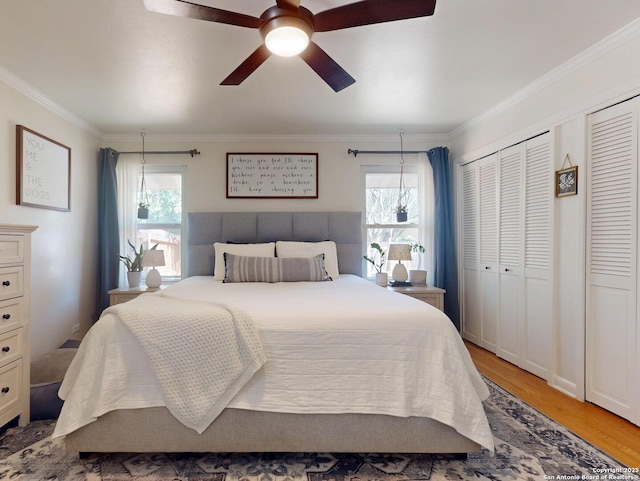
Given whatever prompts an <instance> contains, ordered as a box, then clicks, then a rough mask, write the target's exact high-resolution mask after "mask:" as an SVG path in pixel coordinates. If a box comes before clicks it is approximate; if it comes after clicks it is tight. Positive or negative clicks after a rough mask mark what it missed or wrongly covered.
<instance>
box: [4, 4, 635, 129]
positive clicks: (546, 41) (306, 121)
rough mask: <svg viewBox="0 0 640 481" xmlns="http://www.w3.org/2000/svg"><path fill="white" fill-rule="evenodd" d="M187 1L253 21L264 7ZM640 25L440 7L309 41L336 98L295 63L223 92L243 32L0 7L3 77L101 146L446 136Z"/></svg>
mask: <svg viewBox="0 0 640 481" xmlns="http://www.w3.org/2000/svg"><path fill="white" fill-rule="evenodd" d="M192 1H194V2H197V3H198V2H199V3H202V4H206V5H210V6H215V7H218V8H224V9H227V10H234V11H240V12H242V13H247V14H250V15H254V16H259V15H260V14H261V13H262V11H263V10H265V9H267V8H268V7H270V6H272V5H273V4H274V1H273V0H242V1H238V0H192ZM352 1H353V0H302V5H304V6H306V7H307V8H309V9H310V10H311V11H312V12H314V13H316V12H320V11H323V10H326V9H328V8H332V7H335V6H338V5H341V4H345V3H351V2H352ZM397 1H399V2H401V1H402V0H397ZM638 17H640V0H606V1H605V0H438V2H437V4H436V10H435V14H434V15H433V16H432V17H425V18H418V19H412V20H404V21H398V22H391V23H386V24H378V25H370V26H365V27H358V28H351V29H345V30H339V31H335V32H326V33H316V34H315V35H314V37H313V40H314V41H315V42H316V43H317V44H318V45H319V46H320V47H321V48H322V49H324V50H325V51H326V52H327V53H328V54H329V55H330V56H331V57H332V58H333V59H334V60H336V61H337V62H338V63H339V64H340V65H341V66H342V67H343V68H344V69H345V70H347V71H348V72H349V73H350V74H351V75H352V76H353V77H354V78H355V79H356V83H355V84H354V85H352V86H350V87H348V88H346V89H345V90H343V91H341V92H339V93H335V92H333V90H332V89H331V88H330V87H329V86H328V85H326V84H325V83H324V82H323V81H322V80H321V79H320V78H319V77H318V76H317V75H316V74H315V73H314V72H313V71H312V70H311V69H310V68H309V67H308V66H307V65H306V64H305V63H304V62H303V61H302V60H301V59H299V58H297V57H294V58H288V59H285V58H279V57H275V56H272V57H270V58H269V59H268V60H267V61H266V62H265V63H264V64H263V65H262V66H261V67H260V68H258V70H256V71H255V72H254V73H253V74H252V75H251V76H250V77H249V78H248V79H247V80H246V81H245V82H244V83H242V84H241V85H240V86H237V87H234V86H220V85H219V83H220V81H222V80H223V79H224V78H225V77H226V76H227V75H228V74H229V73H231V71H232V70H234V69H235V68H236V67H237V66H238V65H239V64H240V62H242V61H243V60H244V59H245V58H246V57H247V56H248V55H249V54H250V53H251V52H253V51H254V50H255V49H256V48H257V47H258V46H259V45H260V43H261V41H262V40H261V37H260V34H259V33H258V31H257V30H254V29H246V28H241V27H235V26H229V25H224V24H217V23H211V22H205V21H200V20H193V19H188V18H180V17H173V16H168V15H162V14H157V13H151V12H148V11H146V10H145V8H144V6H143V3H142V0H55V1H54V0H0V68H2V69H5V70H3V71H0V73H3V72H4V75H5V77H6V76H8V75H10V76H12V77H13V76H15V77H17V78H18V79H20V81H22V82H24V83H26V84H27V85H29V86H30V87H32V88H33V89H35V91H37V92H39V93H41V94H43V95H44V96H45V97H48V99H50V100H51V101H52V102H53V103H54V104H57V105H58V106H60V107H61V108H62V109H64V110H66V111H68V112H70V113H71V114H73V115H74V116H77V117H79V118H80V119H83V120H84V121H86V122H87V123H88V124H90V125H91V126H93V127H95V129H97V130H98V131H99V132H101V133H103V134H105V135H120V134H124V135H126V134H133V133H138V132H140V130H141V129H142V128H144V129H145V130H146V132H148V133H150V134H154V135H155V134H160V135H165V134H171V135H178V136H179V135H214V134H249V135H250V134H266V135H274V134H294V135H297V134H302V135H304V134H390V133H397V132H398V131H400V130H403V131H404V132H405V133H418V134H446V133H450V132H451V131H453V130H454V129H456V128H458V127H460V126H461V125H463V124H465V123H466V122H468V121H470V120H471V119H473V118H474V117H476V116H478V115H480V114H482V113H483V112H485V111H487V110H488V109H490V108H491V107H492V106H495V105H496V104H498V103H500V102H501V101H503V100H505V99H507V98H509V97H510V96H512V95H514V94H515V93H516V92H518V91H520V90H521V89H523V88H525V87H526V86H527V85H529V84H530V83H531V82H533V81H535V80H536V79H539V78H540V77H543V76H544V75H545V74H547V73H549V72H550V71H551V70H553V69H554V68H556V67H558V66H560V65H562V64H564V63H566V62H567V61H569V60H570V59H572V58H573V57H575V56H576V55H579V54H580V53H582V52H584V51H585V50H587V49H589V48H590V47H592V46H593V45H594V44H596V43H597V42H599V41H600V40H602V39H604V38H606V37H607V36H609V35H611V34H612V33H614V32H616V31H617V30H619V29H620V28H622V27H624V26H625V25H627V24H629V23H631V22H632V21H634V20H635V19H636V18H638ZM1 78H2V77H1V76H0V79H1Z"/></svg>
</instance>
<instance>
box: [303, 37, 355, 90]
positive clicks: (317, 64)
mask: <svg viewBox="0 0 640 481" xmlns="http://www.w3.org/2000/svg"><path fill="white" fill-rule="evenodd" d="M300 58H301V59H302V60H304V61H305V62H307V65H309V67H311V68H312V69H313V70H314V71H315V72H316V73H317V74H318V75H319V76H320V77H321V78H322V80H324V81H325V82H327V83H328V84H329V86H330V87H331V88H332V89H333V90H334V91H335V92H340V90H342V89H344V88H347V87H348V86H349V85H351V84H352V83H354V82H355V79H354V78H353V77H352V76H351V75H349V74H348V73H347V72H346V71H345V70H344V69H343V68H342V67H341V66H340V65H338V64H337V63H336V62H335V60H333V59H332V58H331V57H329V55H327V53H326V52H325V51H324V50H322V49H321V48H320V47H318V45H317V44H316V43H314V42H309V46H308V47H307V48H306V49H305V50H304V52H302V53H301V54H300Z"/></svg>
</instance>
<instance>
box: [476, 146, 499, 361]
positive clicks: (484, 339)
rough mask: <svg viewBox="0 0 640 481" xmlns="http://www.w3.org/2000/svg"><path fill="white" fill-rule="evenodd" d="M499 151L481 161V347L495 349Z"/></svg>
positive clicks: (479, 182) (496, 340)
mask: <svg viewBox="0 0 640 481" xmlns="http://www.w3.org/2000/svg"><path fill="white" fill-rule="evenodd" d="M497 159H498V156H497V154H494V155H491V156H489V157H485V158H484V159H480V160H479V161H478V186H479V189H480V192H479V196H478V197H479V200H480V205H479V209H478V210H479V213H480V229H479V230H480V280H481V281H480V284H481V291H480V295H481V301H482V311H481V322H480V346H482V347H484V348H485V349H487V350H489V351H491V352H494V353H495V352H496V349H497V342H498V199H497V197H498V192H497V182H498V176H497Z"/></svg>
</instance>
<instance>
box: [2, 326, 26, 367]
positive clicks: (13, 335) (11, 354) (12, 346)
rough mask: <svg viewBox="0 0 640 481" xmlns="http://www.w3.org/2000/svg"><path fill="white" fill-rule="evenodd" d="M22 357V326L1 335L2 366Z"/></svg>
mask: <svg viewBox="0 0 640 481" xmlns="http://www.w3.org/2000/svg"><path fill="white" fill-rule="evenodd" d="M21 357H22V328H19V329H14V330H13V331H9V332H5V333H4V334H2V335H0V366H4V365H5V364H8V363H10V362H12V361H15V360H17V359H20V358H21Z"/></svg>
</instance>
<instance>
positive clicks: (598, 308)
mask: <svg viewBox="0 0 640 481" xmlns="http://www.w3.org/2000/svg"><path fill="white" fill-rule="evenodd" d="M638 112H639V101H638V99H634V100H630V101H627V102H623V103H621V104H618V105H615V106H613V107H610V108H607V109H604V110H602V111H599V112H596V113H594V114H592V115H590V116H589V131H588V134H589V139H588V145H589V152H588V160H589V175H588V193H587V211H588V232H587V285H586V298H587V306H586V307H587V326H586V327H587V330H586V341H587V342H586V368H587V372H586V374H587V375H586V398H587V400H589V401H591V402H593V403H595V404H598V405H600V406H602V407H604V408H606V409H608V410H610V411H612V412H614V413H617V414H619V415H620V416H622V417H625V418H627V419H629V420H631V421H633V422H635V423H636V424H638V423H639V422H640V414H639V412H638V411H639V407H640V406H639V404H640V401H639V400H638V397H639V388H638V384H639V382H638V381H639V379H638V360H639V358H638V337H637V336H638V332H637V300H638V295H637V289H638V281H637V275H638V267H637V263H638V255H637V253H638V230H637V229H638Z"/></svg>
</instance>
